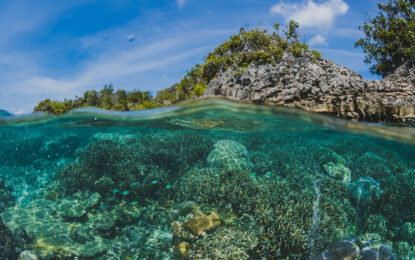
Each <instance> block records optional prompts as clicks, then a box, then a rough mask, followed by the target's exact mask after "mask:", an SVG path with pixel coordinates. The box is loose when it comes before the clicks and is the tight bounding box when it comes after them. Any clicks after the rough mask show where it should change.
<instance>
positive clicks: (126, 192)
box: [121, 190, 130, 196]
mask: <svg viewBox="0 0 415 260" xmlns="http://www.w3.org/2000/svg"><path fill="white" fill-rule="evenodd" d="M121 194H122V195H124V196H127V195H128V194H130V192H129V191H128V190H126V191H123V192H122V193H121Z"/></svg>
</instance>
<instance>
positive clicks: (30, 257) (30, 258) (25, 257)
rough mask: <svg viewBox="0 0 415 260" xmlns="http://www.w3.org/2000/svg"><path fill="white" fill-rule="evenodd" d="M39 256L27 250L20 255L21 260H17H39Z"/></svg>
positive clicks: (19, 259)
mask: <svg viewBox="0 0 415 260" xmlns="http://www.w3.org/2000/svg"><path fill="white" fill-rule="evenodd" d="M39 259H40V258H39V256H38V255H37V254H36V253H35V252H33V251H31V250H25V251H23V252H21V253H20V254H19V258H18V259H17V260H39Z"/></svg>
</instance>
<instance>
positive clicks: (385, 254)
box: [312, 239, 395, 260]
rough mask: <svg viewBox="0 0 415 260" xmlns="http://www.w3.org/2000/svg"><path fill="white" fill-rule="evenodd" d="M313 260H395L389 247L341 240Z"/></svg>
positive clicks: (353, 240)
mask: <svg viewBox="0 0 415 260" xmlns="http://www.w3.org/2000/svg"><path fill="white" fill-rule="evenodd" d="M312 259H313V260H357V259H360V260H395V256H394V255H393V253H392V250H391V248H390V247H389V246H387V245H384V244H380V245H378V246H373V245H372V243H371V242H369V241H368V242H362V241H360V240H355V239H343V240H340V241H337V242H335V243H333V244H331V245H330V247H329V248H328V250H327V251H326V252H324V253H322V254H321V255H319V256H316V257H312Z"/></svg>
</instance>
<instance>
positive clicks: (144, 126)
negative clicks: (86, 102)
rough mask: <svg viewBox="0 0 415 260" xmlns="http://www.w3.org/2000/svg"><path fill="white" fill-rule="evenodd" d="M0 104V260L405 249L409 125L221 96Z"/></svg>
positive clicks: (413, 186)
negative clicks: (64, 107) (132, 106)
mask: <svg viewBox="0 0 415 260" xmlns="http://www.w3.org/2000/svg"><path fill="white" fill-rule="evenodd" d="M0 112H1V113H0V143H1V147H2V149H1V150H0V162H1V163H0V217H1V219H2V221H3V222H4V224H5V226H3V227H2V226H1V225H0V231H1V229H2V228H3V230H4V229H6V227H7V228H8V229H9V230H10V231H11V232H12V233H13V239H14V241H12V243H10V244H9V245H6V246H4V245H3V247H1V246H0V258H2V257H3V258H5V259H7V257H9V259H15V258H17V255H18V254H19V253H20V252H21V251H23V250H32V251H34V252H35V253H36V254H38V255H39V256H40V257H42V259H75V258H76V259H308V258H310V257H312V256H315V257H316V259H323V255H324V257H326V259H343V258H338V256H337V255H336V254H338V253H339V254H343V255H344V256H346V255H349V256H352V258H350V259H355V258H353V255H354V256H355V257H358V256H359V257H361V258H362V259H363V257H366V258H364V259H378V258H373V257H375V256H377V257H379V259H393V258H392V254H393V255H394V256H395V257H396V259H414V258H415V247H414V246H415V160H414V158H415V146H414V144H415V128H414V127H413V126H410V125H399V126H398V125H385V124H365V123H354V122H351V121H343V120H337V119H333V118H329V117H324V116H319V115H314V114H309V113H306V112H302V111H297V110H289V109H276V108H269V107H262V106H253V105H241V104H236V103H231V102H229V101H223V100H205V101H200V102H196V103H193V104H189V105H186V106H184V107H172V108H166V109H161V110H151V111H141V112H131V113H118V112H104V111H101V110H96V109H83V110H78V111H75V112H72V113H70V114H68V115H65V116H63V117H50V116H46V115H42V114H37V115H31V116H17V117H14V116H11V115H10V114H8V113H6V112H4V111H0ZM1 234H2V233H1V232H0V240H1V239H2V235H1ZM3 239H4V237H3ZM7 247H8V248H7ZM6 253H8V256H6ZM2 254H3V255H2ZM336 257H337V258H336ZM370 257H372V258H370ZM388 257H389V258H388ZM344 259H346V258H344Z"/></svg>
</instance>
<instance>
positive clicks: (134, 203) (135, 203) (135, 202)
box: [130, 201, 138, 206]
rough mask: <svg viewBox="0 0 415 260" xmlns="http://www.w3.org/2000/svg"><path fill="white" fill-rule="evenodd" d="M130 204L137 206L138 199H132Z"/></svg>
mask: <svg viewBox="0 0 415 260" xmlns="http://www.w3.org/2000/svg"><path fill="white" fill-rule="evenodd" d="M130 205H132V206H137V205H138V201H133V202H131V203H130Z"/></svg>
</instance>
